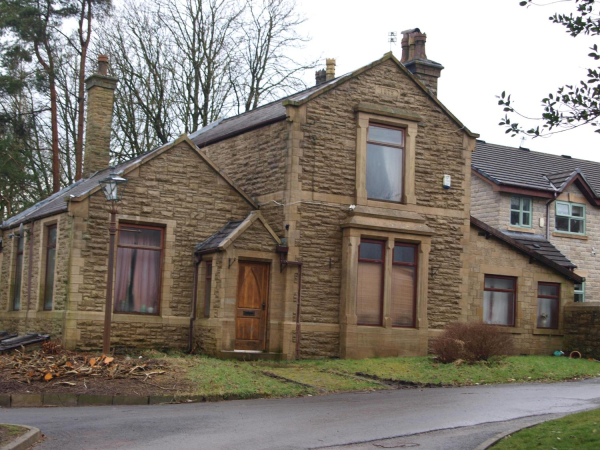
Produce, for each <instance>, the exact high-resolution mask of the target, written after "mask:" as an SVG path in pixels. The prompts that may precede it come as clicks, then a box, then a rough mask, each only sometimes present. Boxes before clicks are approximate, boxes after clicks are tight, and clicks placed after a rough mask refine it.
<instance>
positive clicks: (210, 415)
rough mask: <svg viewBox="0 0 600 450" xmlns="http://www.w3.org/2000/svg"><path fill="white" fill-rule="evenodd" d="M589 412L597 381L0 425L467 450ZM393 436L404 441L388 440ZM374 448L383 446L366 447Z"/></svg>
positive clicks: (53, 412) (232, 443)
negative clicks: (508, 432) (510, 432)
mask: <svg viewBox="0 0 600 450" xmlns="http://www.w3.org/2000/svg"><path fill="white" fill-rule="evenodd" d="M594 407H600V378H599V379H593V380H586V381H579V382H570V383H554V384H538V383H536V384H533V383H532V384H514V385H496V386H474V387H465V388H433V389H405V390H394V391H379V392H369V393H352V394H336V395H328V396H318V397H303V398H292V399H274V400H240V401H230V402H219V403H192V404H181V405H156V406H106V407H102V406H97V407H73V408H21V409H19V408H15V409H1V410H0V422H5V423H20V424H25V425H33V426H35V427H38V428H39V429H40V430H41V431H42V433H44V434H45V435H46V440H45V441H44V442H43V443H42V444H40V445H39V446H36V449H37V448H41V449H61V450H67V449H97V448H111V449H123V448H127V449H176V450H184V449H244V450H249V449H300V448H317V447H324V446H340V445H344V444H353V443H364V444H361V446H351V447H350V448H382V447H383V448H399V447H400V446H402V447H407V445H404V444H402V442H404V443H409V444H411V445H408V446H410V447H415V446H417V445H418V447H419V448H420V449H425V448H443V449H450V448H461V449H468V448H475V447H476V446H477V445H479V444H480V443H481V442H483V441H485V440H486V439H488V438H489V437H491V436H493V435H494V434H496V433H498V432H500V431H503V430H505V429H509V428H510V427H514V425H515V419H521V418H527V419H522V420H521V421H519V422H518V423H521V422H522V423H525V424H527V423H530V422H531V423H533V422H535V421H538V420H542V419H543V417H542V418H540V417H532V416H540V415H545V414H553V415H556V414H564V413H569V412H576V411H581V410H585V409H589V408H594ZM507 421H509V422H507ZM492 422H493V423H492ZM459 427H471V428H459ZM435 430H444V431H437V432H435ZM422 433H426V434H422ZM417 434H418V436H415V435H417ZM411 435H412V436H411ZM398 436H411V438H412V439H410V440H406V439H404V440H402V439H391V438H395V437H398ZM382 439H388V440H387V441H380V442H381V443H380V444H377V445H375V443H369V442H368V441H374V440H382ZM419 439H420V440H419ZM386 443H387V444H386ZM388 444H389V445H388ZM412 444H415V445H412Z"/></svg>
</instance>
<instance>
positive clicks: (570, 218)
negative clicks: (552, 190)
mask: <svg viewBox="0 0 600 450" xmlns="http://www.w3.org/2000/svg"><path fill="white" fill-rule="evenodd" d="M558 205H566V206H568V207H569V215H568V216H565V215H564V214H558ZM573 205H575V206H580V207H581V208H583V217H579V216H573ZM585 206H586V205H585V204H583V203H574V202H565V201H561V200H557V201H556V205H555V207H554V231H556V232H557V233H567V234H573V235H575V236H585V235H586V233H587V224H586V216H587V211H586V207H585ZM559 217H566V218H567V219H568V221H569V231H565V230H559V229H558V228H557V227H556V221H557V219H558V218H559ZM571 220H578V221H580V222H583V231H582V232H581V233H577V232H574V231H571Z"/></svg>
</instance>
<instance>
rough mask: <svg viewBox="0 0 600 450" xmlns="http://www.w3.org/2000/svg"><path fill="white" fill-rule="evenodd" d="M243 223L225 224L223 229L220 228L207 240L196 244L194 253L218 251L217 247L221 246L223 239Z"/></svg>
mask: <svg viewBox="0 0 600 450" xmlns="http://www.w3.org/2000/svg"><path fill="white" fill-rule="evenodd" d="M243 222H244V221H243V220H237V221H234V222H232V221H229V222H227V224H226V225H225V226H224V227H223V228H221V229H220V230H219V231H217V232H216V233H215V234H213V235H212V236H211V237H209V238H208V239H207V240H205V241H203V242H200V243H199V244H197V245H196V253H209V252H213V251H216V250H218V248H219V245H221V244H222V243H223V241H225V239H227V238H228V237H229V236H231V235H232V234H233V233H234V231H235V230H237V228H238V227H239V226H240V225H241V224H242V223H243Z"/></svg>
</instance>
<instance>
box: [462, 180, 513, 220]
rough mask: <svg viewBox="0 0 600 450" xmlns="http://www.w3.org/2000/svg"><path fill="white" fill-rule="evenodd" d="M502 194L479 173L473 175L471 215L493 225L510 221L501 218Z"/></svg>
mask: <svg viewBox="0 0 600 450" xmlns="http://www.w3.org/2000/svg"><path fill="white" fill-rule="evenodd" d="M500 201H501V196H500V195H499V194H498V193H497V192H495V191H494V190H493V189H492V186H491V185H490V184H489V183H488V182H486V181H483V180H482V179H481V178H479V177H478V176H477V175H473V176H472V177H471V215H472V216H473V217H476V218H477V219H479V220H481V221H482V222H485V223H486V224H488V225H489V226H491V227H494V228H499V227H500V224H501V223H502V224H504V223H510V222H507V220H508V221H509V220H510V216H509V217H508V219H506V218H502V219H501V218H500Z"/></svg>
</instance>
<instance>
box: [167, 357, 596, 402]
mask: <svg viewBox="0 0 600 450" xmlns="http://www.w3.org/2000/svg"><path fill="white" fill-rule="evenodd" d="M155 356H156V355H155ZM169 359H170V360H171V361H172V362H173V363H175V364H178V365H180V366H181V367H183V368H184V369H185V373H186V377H187V378H188V379H189V380H190V381H191V382H192V385H193V386H194V387H195V392H190V394H195V395H205V396H207V397H208V396H215V395H216V396H221V397H224V398H227V397H235V398H248V397H256V396H261V397H296V396H302V395H316V394H327V393H333V392H352V391H369V390H378V389H390V388H393V387H401V386H402V385H409V386H472V385H482V384H499V383H522V382H534V381H537V382H556V381H565V380H576V379H582V378H590V377H596V376H600V365H599V364H598V363H597V362H594V361H588V360H573V359H568V358H557V357H548V356H514V357H507V358H504V359H502V360H497V361H494V362H486V363H484V362H482V363H476V364H441V363H438V362H436V361H435V360H434V359H433V358H432V357H414V358H372V359H362V360H312V361H299V362H295V361H292V362H288V361H284V362H266V361H265V362H260V361H258V362H243V361H224V360H219V359H214V358H208V357H205V356H183V355H182V356H177V357H173V356H171V357H169Z"/></svg>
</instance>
